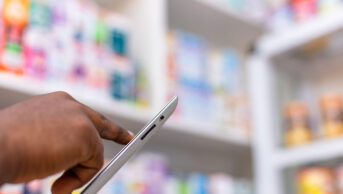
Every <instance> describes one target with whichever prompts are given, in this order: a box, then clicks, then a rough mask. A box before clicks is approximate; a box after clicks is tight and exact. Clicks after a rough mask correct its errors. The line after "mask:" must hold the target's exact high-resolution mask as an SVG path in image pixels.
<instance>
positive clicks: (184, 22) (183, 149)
mask: <svg viewBox="0 0 343 194" xmlns="http://www.w3.org/2000/svg"><path fill="white" fill-rule="evenodd" d="M93 1H96V2H97V3H99V4H100V5H102V6H104V7H106V8H107V9H112V10H114V11H118V12H120V13H121V14H123V15H125V16H127V17H128V19H129V20H130V22H131V26H130V28H131V29H130V32H131V33H130V39H131V41H130V48H131V52H130V53H132V56H133V57H134V58H135V59H137V60H138V61H139V62H140V63H141V64H142V65H144V66H145V69H146V70H147V74H148V79H149V80H148V83H149V86H150V88H149V89H150V93H151V102H152V106H151V108H150V109H148V110H144V109H139V108H135V107H134V106H132V105H130V104H128V103H123V102H118V101H115V100H113V99H111V98H110V97H108V96H107V95H102V94H99V93H98V92H95V91H91V90H89V89H85V88H83V87H80V86H70V85H65V84H56V83H51V84H49V83H42V82H41V81H39V80H34V79H30V78H24V77H17V76H13V75H8V74H0V94H1V95H0V108H3V107H6V106H9V105H11V104H13V103H16V102H18V101H21V100H24V99H27V98H29V97H31V96H34V95H38V94H43V93H48V92H52V91H57V90H63V91H67V92H69V93H70V94H71V95H72V96H73V97H74V98H76V99H77V100H79V101H80V102H82V103H84V104H86V105H88V106H90V107H92V108H94V109H95V110H97V111H99V112H101V113H103V114H105V115H106V116H108V117H109V118H111V119H112V120H113V121H115V122H117V123H118V124H120V125H121V126H123V127H124V128H127V129H130V130H132V131H134V132H137V131H138V130H139V129H140V128H141V127H143V125H144V124H145V123H146V122H148V121H149V120H150V119H151V118H152V116H153V114H154V113H155V112H156V111H158V110H159V109H160V108H161V107H162V106H163V105H164V104H165V102H166V93H167V92H166V87H165V86H166V85H167V84H166V83H167V81H166V78H165V77H166V76H165V75H166V34H167V31H168V30H171V29H183V30H187V31H190V32H193V33H196V34H199V35H200V36H203V37H204V38H206V39H207V40H209V41H211V42H214V43H215V44H217V45H221V46H231V47H237V49H238V50H240V51H243V50H247V48H248V47H249V45H250V44H251V42H252V41H253V40H254V39H255V38H256V37H257V35H258V34H259V33H260V32H261V29H260V28H259V27H258V26H257V25H252V22H251V21H250V20H249V19H246V18H241V17H239V16H238V15H237V14H234V13H233V12H231V11H230V10H227V9H224V8H222V7H221V6H217V5H216V4H214V3H213V2H211V1H205V0H201V1H200V0H127V1H111V0H93ZM179 17H182V19H180V18H179ZM213 21H216V22H213ZM233 26H234V27H233ZM183 27H184V28H183ZM215 28H222V30H221V31H220V33H216V32H215V31H217V30H212V29H215ZM242 31H244V32H246V34H244V35H242V34H241V33H239V32H242ZM216 127H217V126H216V125H215V124H213V123H198V122H190V121H182V120H176V119H171V120H170V121H168V123H167V124H166V126H165V129H164V130H162V131H161V132H160V133H158V134H157V135H156V137H154V138H153V139H152V141H151V142H149V144H148V145H147V146H146V148H145V150H143V151H156V152H162V153H164V154H166V155H167V156H168V158H169V160H170V161H169V162H170V165H171V167H175V168H180V169H185V170H187V171H201V172H209V173H211V172H228V173H230V174H232V175H234V176H240V177H247V178H251V177H252V168H251V166H252V164H251V162H252V158H251V146H250V141H249V140H246V139H243V138H241V137H238V136H232V135H230V134H229V135H223V134H219V132H216V131H215V130H214V128H216ZM119 148H120V146H118V145H114V144H112V143H111V142H108V141H105V155H106V156H107V157H111V156H113V154H114V153H116V152H117V151H118V150H119Z"/></svg>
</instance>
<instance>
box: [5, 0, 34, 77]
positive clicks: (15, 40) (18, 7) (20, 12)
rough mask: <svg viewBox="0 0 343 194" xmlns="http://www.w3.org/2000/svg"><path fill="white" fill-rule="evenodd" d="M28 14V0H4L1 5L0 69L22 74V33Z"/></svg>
mask: <svg viewBox="0 0 343 194" xmlns="http://www.w3.org/2000/svg"><path fill="white" fill-rule="evenodd" d="M28 14H29V1H28V0H4V2H3V5H2V19H3V29H4V32H3V37H2V39H3V40H4V41H3V42H0V47H2V49H0V51H1V53H0V70H6V71H11V72H15V73H17V74H22V73H23V69H24V56H23V33H24V31H25V29H26V27H27V23H28V16H29V15H28Z"/></svg>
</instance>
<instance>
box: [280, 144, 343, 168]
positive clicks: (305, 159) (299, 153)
mask: <svg viewBox="0 0 343 194" xmlns="http://www.w3.org/2000/svg"><path fill="white" fill-rule="evenodd" d="M342 148H343V138H336V139H328V140H318V141H315V142H313V143H310V144H308V145H303V146H299V147H296V148H283V149H278V150H277V151H276V152H275V154H274V157H273V161H274V163H275V166H276V168H278V169H279V170H282V169H285V168H289V167H296V166H301V165H307V164H313V163H316V162H323V161H327V160H332V159H337V158H341V157H343V149H342Z"/></svg>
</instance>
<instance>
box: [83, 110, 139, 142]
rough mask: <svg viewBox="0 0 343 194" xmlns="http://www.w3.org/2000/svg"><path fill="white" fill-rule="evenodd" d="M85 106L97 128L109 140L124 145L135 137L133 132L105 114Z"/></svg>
mask: <svg viewBox="0 0 343 194" xmlns="http://www.w3.org/2000/svg"><path fill="white" fill-rule="evenodd" d="M83 106H84V110H85V112H86V114H87V115H88V117H89V118H90V120H91V121H92V122H93V124H94V126H95V128H96V129H97V130H98V132H99V135H100V136H101V137H102V138H104V139H107V140H113V141H115V142H117V143H119V144H123V145H125V144H127V143H129V142H130V141H131V140H132V139H133V137H134V135H133V133H132V132H129V131H127V130H125V129H123V128H122V127H120V126H119V125H117V124H115V123H113V122H112V121H110V120H108V119H107V118H106V117H105V116H104V115H102V114H100V113H98V112H96V111H94V110H93V109H91V108H89V107H88V106H86V105H83Z"/></svg>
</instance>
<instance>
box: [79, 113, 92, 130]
mask: <svg viewBox="0 0 343 194" xmlns="http://www.w3.org/2000/svg"><path fill="white" fill-rule="evenodd" d="M75 128H76V129H77V130H78V131H79V133H80V135H88V134H89V131H90V130H91V128H92V123H91V122H90V121H89V119H88V118H87V117H84V116H80V117H79V118H77V119H75Z"/></svg>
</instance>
